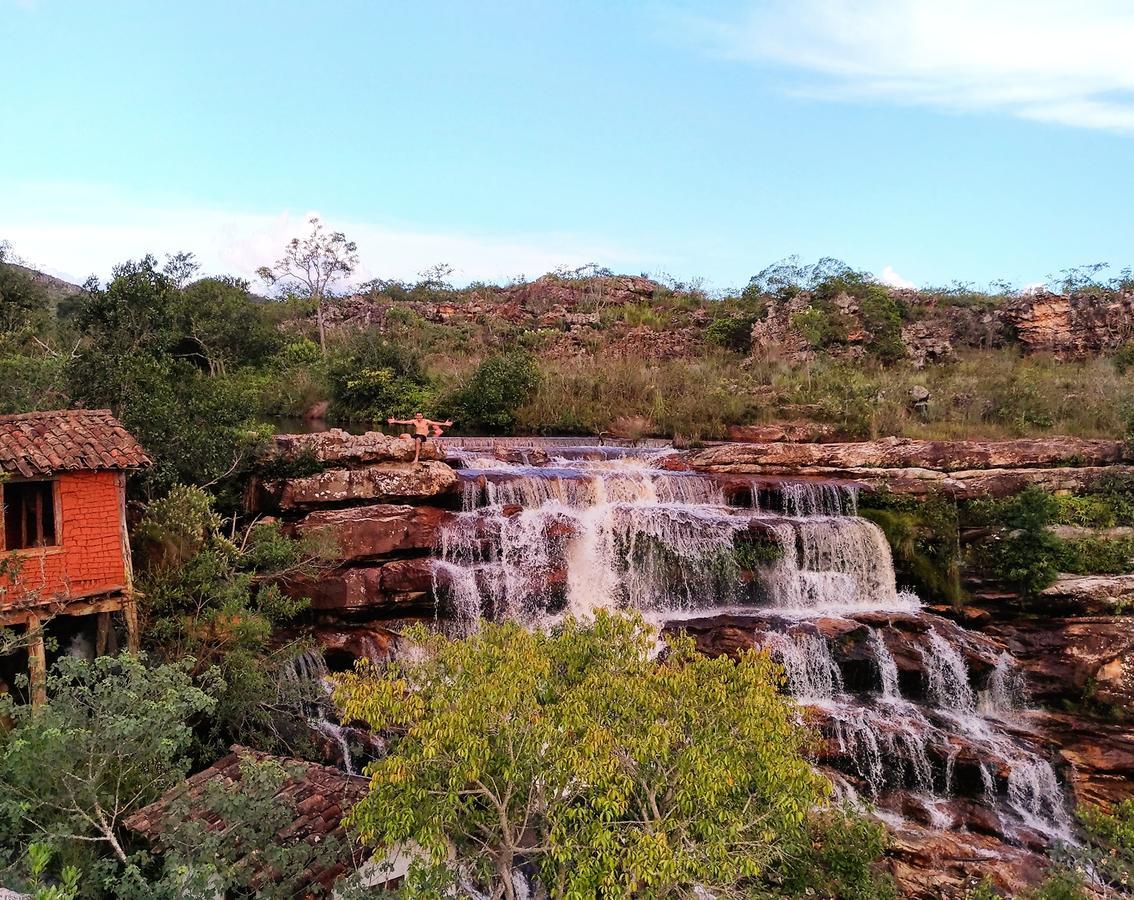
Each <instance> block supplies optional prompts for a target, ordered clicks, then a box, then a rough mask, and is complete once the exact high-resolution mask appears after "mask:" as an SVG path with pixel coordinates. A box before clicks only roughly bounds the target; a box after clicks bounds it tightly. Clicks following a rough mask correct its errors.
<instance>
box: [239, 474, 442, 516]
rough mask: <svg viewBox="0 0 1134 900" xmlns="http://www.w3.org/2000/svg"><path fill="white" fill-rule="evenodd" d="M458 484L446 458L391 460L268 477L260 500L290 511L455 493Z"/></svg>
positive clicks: (262, 506)
mask: <svg viewBox="0 0 1134 900" xmlns="http://www.w3.org/2000/svg"><path fill="white" fill-rule="evenodd" d="M456 488H457V475H456V473H455V472H454V471H453V469H452V468H451V467H450V466H448V465H446V464H445V463H443V462H436V461H430V462H423V463H418V464H416V465H415V464H414V463H405V462H391V463H378V464H377V465H371V466H366V467H365V468H357V469H325V470H324V471H322V472H317V473H316V474H314V475H308V476H306V477H302V478H287V479H281V480H279V481H265V482H263V483H261V484H260V485H259V491H258V494H257V500H256V503H257V507H258V508H259V509H277V510H282V511H285V512H286V511H289V510H301V509H313V508H317V507H320V506H331V505H335V504H344V503H359V502H372V501H377V500H401V499H410V498H413V499H425V498H431V497H439V496H441V495H443V494H448V493H452V492H453V491H455V490H456Z"/></svg>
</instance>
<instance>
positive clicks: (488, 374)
mask: <svg viewBox="0 0 1134 900" xmlns="http://www.w3.org/2000/svg"><path fill="white" fill-rule="evenodd" d="M539 383H540V371H539V366H538V365H537V364H536V361H535V357H533V356H531V355H530V354H527V353H523V352H520V351H515V352H511V353H503V354H500V355H499V356H490V357H489V358H488V359H486V360H484V362H482V363H481V364H480V365H479V366H477V368H476V370H475V371H474V372H473V374H472V376H471V377H470V378H469V380H468V382H467V383H466V384H465V386H464V387H463V388H461V389H460V390H459V391H458V392H457V393H456V395H455V396H454V397H453V398H452V405H453V409H454V414H453V416H452V418H454V419H456V420H457V421H458V422H459V423H460V426H461V428H462V429H463V430H465V431H486V432H489V433H492V434H500V433H506V432H509V431H512V430H513V429H514V428H515V426H516V413H517V411H518V410H519V408H520V407H521V406H522V405H523V404H524V403H526V402H527V400H528V399H529V398H530V397H531V396H532V395H533V394H534V393H535V391H536V388H537V387H538V386H539Z"/></svg>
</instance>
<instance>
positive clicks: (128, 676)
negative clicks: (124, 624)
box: [0, 654, 215, 863]
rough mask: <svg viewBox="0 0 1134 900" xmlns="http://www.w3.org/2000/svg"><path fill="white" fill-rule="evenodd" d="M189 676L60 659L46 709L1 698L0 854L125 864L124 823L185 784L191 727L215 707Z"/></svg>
mask: <svg viewBox="0 0 1134 900" xmlns="http://www.w3.org/2000/svg"><path fill="white" fill-rule="evenodd" d="M186 668H187V667H186V666H185V665H162V666H153V667H151V666H149V665H147V662H146V660H145V658H144V657H137V656H132V655H129V654H124V655H122V656H119V657H109V656H103V657H99V658H97V659H95V660H94V661H93V662H86V661H83V660H79V659H74V658H70V657H63V658H62V659H60V660H59V662H58V663H56V665H55V667H54V668H53V670H52V671H51V673H50V674H49V676H48V683H47V687H48V692H49V695H50V697H51V701H50V703H48V704H47V705H46V706H44V707H42V708H40V709H36V710H33V709H32V708H31V707H29V706H19V705H15V704H13V703H12V702H11V699H10V698H8V697H6V696H5V697H3V698H0V702H2V703H3V707H2V708H0V717H8V718H10V719H11V721H12V726H13V727H12V729H11V731H9V732H8V733H7V734H6V735H5V736H4V737H3V739H2V740H3V743H2V745H0V829H3V838H4V840H3V845H4V846H6V847H15V846H20V845H21V844H24V843H25V841H26V840H28V839H31V838H40V839H43V840H46V841H49V842H51V843H52V844H55V845H57V846H60V847H61V848H63V850H64V853H63V856H64V861H66V862H70V861H73V860H74V859H78V858H83V857H84V856H85V855H86V854H85V852H84V850H85V848H88V847H91V848H97V847H99V846H100V845H101V846H102V847H104V848H105V849H107V850H108V851H109V852H111V853H113V855H114V856H115V857H117V859H118V860H119V862H122V863H125V862H126V860H127V855H126V850H125V848H124V846H123V843H122V835H121V826H122V821H123V819H125V818H126V817H127V816H128V815H129V814H130V813H131V812H133V811H134V810H136V809H139V808H141V807H142V806H144V805H145V804H147V803H149V802H151V801H153V800H154V799H156V798H157V797H158V796H159V795H160V794H161V793H162V791H164V790H166V789H167V788H168V787H170V786H171V785H173V784H174V783H176V782H177V781H179V780H180V779H181V778H183V777H184V775H185V773H186V772H187V771H188V768H189V764H190V758H189V751H190V748H191V746H192V742H193V732H192V727H191V723H192V722H193V720H194V719H195V718H196V717H197V716H199V715H201V714H204V713H208V712H210V711H211V710H212V708H213V706H214V704H215V701H214V700H213V698H212V696H211V695H210V694H211V691H210V692H206V690H204V689H202V688H201V687H199V686H197V685H195V684H194V683H193V681H192V680H191V679H190V677H189V675H188V673H187V671H186Z"/></svg>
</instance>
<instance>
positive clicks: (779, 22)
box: [696, 0, 1134, 134]
mask: <svg viewBox="0 0 1134 900" xmlns="http://www.w3.org/2000/svg"><path fill="white" fill-rule="evenodd" d="M696 26H697V31H698V32H699V33H700V34H701V35H702V36H703V37H705V38H707V39H708V40H709V42H710V44H711V45H712V46H713V47H714V48H715V49H716V50H717V51H718V52H720V53H722V54H724V55H725V56H728V57H730V58H734V59H742V60H747V61H750V62H756V63H764V64H769V63H770V64H775V65H780V66H786V67H789V68H793V69H796V70H799V71H800V72H804V73H809V74H810V76H811V77H808V78H805V79H802V80H799V81H797V82H796V83H794V84H792V85H790V88H789V89H790V90H793V91H797V92H801V93H806V94H809V95H813V96H821V97H827V98H832V99H843V100H871V99H882V100H889V101H893V102H898V103H904V104H913V105H922V106H930V107H935V108H939V109H944V110H949V111H955V112H999V113H1006V114H1009V115H1012V116H1016V117H1019V118H1023V119H1032V120H1036V121H1041V122H1050V123H1058V124H1061V125H1069V126H1076V127H1082V128H1095V129H1103V130H1107V131H1114V132H1119V133H1125V134H1134V52H1131V47H1134V3H1132V2H1130V0H1076V2H1069V0H766V2H761V3H754V4H750V5H749V6H748V7H747V10H746V12H745V13H743V14H742V15H740V16H738V17H735V18H733V19H731V20H727V21H726V20H721V19H717V20H712V21H709V20H698V21H697V23H696Z"/></svg>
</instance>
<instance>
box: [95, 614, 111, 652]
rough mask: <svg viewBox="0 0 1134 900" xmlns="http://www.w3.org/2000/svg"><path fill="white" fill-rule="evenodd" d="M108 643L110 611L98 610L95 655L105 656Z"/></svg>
mask: <svg viewBox="0 0 1134 900" xmlns="http://www.w3.org/2000/svg"><path fill="white" fill-rule="evenodd" d="M109 643H110V613H108V612H100V613H99V614H98V620H97V623H96V626H95V651H94V652H95V656H106V651H107V646H108V645H109Z"/></svg>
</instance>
